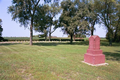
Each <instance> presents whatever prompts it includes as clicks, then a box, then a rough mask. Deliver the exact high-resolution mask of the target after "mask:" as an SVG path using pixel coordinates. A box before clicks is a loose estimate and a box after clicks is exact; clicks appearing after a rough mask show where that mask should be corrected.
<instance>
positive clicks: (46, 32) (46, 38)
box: [45, 32, 47, 41]
mask: <svg viewBox="0 0 120 80" xmlns="http://www.w3.org/2000/svg"><path fill="white" fill-rule="evenodd" d="M45 41H47V32H46V33H45Z"/></svg>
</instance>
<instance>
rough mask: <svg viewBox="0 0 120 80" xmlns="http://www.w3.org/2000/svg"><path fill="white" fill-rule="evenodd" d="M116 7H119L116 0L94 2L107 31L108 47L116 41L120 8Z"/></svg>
mask: <svg viewBox="0 0 120 80" xmlns="http://www.w3.org/2000/svg"><path fill="white" fill-rule="evenodd" d="M118 5H120V3H119V1H118V0H95V6H96V11H97V12H98V14H99V17H100V19H101V21H102V22H103V24H104V25H105V27H106V29H107V31H108V33H107V39H108V40H109V45H112V41H113V40H115V39H117V33H118V32H119V30H118V29H119V18H120V17H119V13H120V11H119V9H120V7H119V6H118Z"/></svg>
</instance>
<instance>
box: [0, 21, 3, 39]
mask: <svg viewBox="0 0 120 80" xmlns="http://www.w3.org/2000/svg"><path fill="white" fill-rule="evenodd" d="M2 31H3V28H2V19H0V37H2ZM1 39H2V38H1ZM1 39H0V41H1Z"/></svg>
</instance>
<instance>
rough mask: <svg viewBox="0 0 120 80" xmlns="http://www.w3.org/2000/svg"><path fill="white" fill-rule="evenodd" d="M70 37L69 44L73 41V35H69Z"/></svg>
mask: <svg viewBox="0 0 120 80" xmlns="http://www.w3.org/2000/svg"><path fill="white" fill-rule="evenodd" d="M70 37H71V39H70V44H72V42H73V35H70Z"/></svg>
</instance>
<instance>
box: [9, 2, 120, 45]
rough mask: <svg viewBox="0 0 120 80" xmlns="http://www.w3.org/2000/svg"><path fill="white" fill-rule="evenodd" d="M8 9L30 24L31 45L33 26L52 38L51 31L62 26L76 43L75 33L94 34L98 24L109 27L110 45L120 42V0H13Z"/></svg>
mask: <svg viewBox="0 0 120 80" xmlns="http://www.w3.org/2000/svg"><path fill="white" fill-rule="evenodd" d="M8 12H9V13H11V16H12V19H13V20H17V21H19V23H20V24H21V25H24V26H25V27H28V25H29V24H30V45H32V37H33V29H34V30H36V31H38V32H42V33H44V36H45V38H46V39H47V35H48V34H49V40H50V39H51V34H52V33H53V32H54V31H55V30H56V29H57V28H61V29H62V30H63V32H64V33H65V34H69V35H70V37H71V40H70V43H72V41H73V40H72V39H73V37H74V36H75V35H85V34H86V35H94V34H93V32H94V30H95V24H102V25H103V26H104V28H105V29H106V30H107V34H106V38H107V39H108V40H109V45H112V42H120V25H119V24H120V23H119V21H120V0H63V1H62V2H60V1H59V0H44V3H43V4H41V2H40V0H12V5H11V6H9V7H8ZM58 15H60V17H59V18H56V17H57V16H58ZM52 26H53V31H52Z"/></svg>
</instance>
